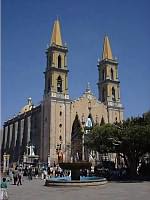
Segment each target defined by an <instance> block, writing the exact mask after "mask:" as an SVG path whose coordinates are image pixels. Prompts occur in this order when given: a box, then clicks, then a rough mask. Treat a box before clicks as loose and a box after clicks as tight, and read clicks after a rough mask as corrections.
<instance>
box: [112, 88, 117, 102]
mask: <svg viewBox="0 0 150 200" xmlns="http://www.w3.org/2000/svg"><path fill="white" fill-rule="evenodd" d="M112 100H113V101H116V96H115V89H114V87H112Z"/></svg>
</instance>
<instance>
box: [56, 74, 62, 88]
mask: <svg viewBox="0 0 150 200" xmlns="http://www.w3.org/2000/svg"><path fill="white" fill-rule="evenodd" d="M57 92H62V79H61V77H60V76H59V77H58V79H57Z"/></svg>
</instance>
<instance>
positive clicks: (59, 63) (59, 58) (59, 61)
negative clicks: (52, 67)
mask: <svg viewBox="0 0 150 200" xmlns="http://www.w3.org/2000/svg"><path fill="white" fill-rule="evenodd" d="M58 68H61V56H60V55H59V56H58Z"/></svg>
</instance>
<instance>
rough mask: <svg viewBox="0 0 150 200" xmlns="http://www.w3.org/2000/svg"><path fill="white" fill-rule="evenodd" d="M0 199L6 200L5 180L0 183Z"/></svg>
mask: <svg viewBox="0 0 150 200" xmlns="http://www.w3.org/2000/svg"><path fill="white" fill-rule="evenodd" d="M0 198H1V200H7V199H8V193H7V182H6V178H3V179H2V182H1V197H0Z"/></svg>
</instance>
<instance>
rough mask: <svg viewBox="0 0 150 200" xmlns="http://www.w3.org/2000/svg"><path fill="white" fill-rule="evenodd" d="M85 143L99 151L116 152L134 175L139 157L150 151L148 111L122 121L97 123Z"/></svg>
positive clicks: (149, 116)
mask: <svg viewBox="0 0 150 200" xmlns="http://www.w3.org/2000/svg"><path fill="white" fill-rule="evenodd" d="M86 145H87V146H88V148H90V149H93V150H95V151H98V152H99V153H108V152H109V153H111V152H116V153H118V154H119V155H120V156H121V157H122V158H123V159H124V162H125V164H126V166H127V167H128V169H129V172H130V175H131V176H135V175H137V167H138V165H139V161H140V159H141V158H142V156H144V154H146V153H147V152H148V153H150V113H147V114H146V115H143V117H136V118H131V119H127V120H126V121H124V122H123V123H115V124H105V125H102V126H98V125H97V126H95V127H94V128H93V130H92V132H91V134H89V137H88V139H87V140H86Z"/></svg>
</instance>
